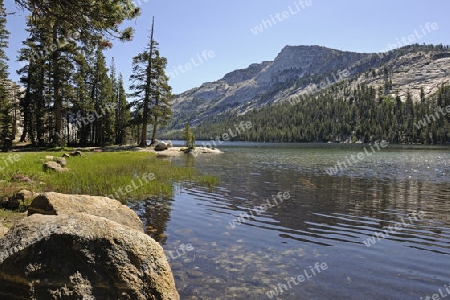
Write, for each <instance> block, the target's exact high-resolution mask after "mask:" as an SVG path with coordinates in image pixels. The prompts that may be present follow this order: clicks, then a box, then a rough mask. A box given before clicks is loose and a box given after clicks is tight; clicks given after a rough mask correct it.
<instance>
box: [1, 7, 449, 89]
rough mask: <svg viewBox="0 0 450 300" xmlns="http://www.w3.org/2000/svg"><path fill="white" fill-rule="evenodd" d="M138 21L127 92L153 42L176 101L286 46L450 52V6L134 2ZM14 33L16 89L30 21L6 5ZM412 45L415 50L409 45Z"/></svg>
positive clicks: (122, 59) (124, 68) (122, 61)
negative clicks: (449, 48)
mask: <svg viewBox="0 0 450 300" xmlns="http://www.w3.org/2000/svg"><path fill="white" fill-rule="evenodd" d="M134 1H135V3H136V5H137V6H139V7H140V8H141V16H140V17H139V18H137V19H135V20H132V21H128V22H125V23H124V25H126V26H132V27H133V28H135V36H134V39H133V40H132V41H130V42H125V43H123V42H120V41H113V43H114V47H113V48H112V49H111V50H107V51H105V56H106V57H107V62H108V64H109V62H110V61H111V58H112V57H114V60H115V64H116V69H117V71H118V72H121V73H122V74H123V76H124V79H125V84H126V85H127V86H129V82H128V79H129V77H130V74H131V62H132V57H133V56H135V55H137V54H138V53H139V52H142V50H143V49H144V48H145V46H146V45H147V44H148V41H149V35H150V27H151V19H152V17H153V16H154V17H155V35H154V39H155V40H156V41H157V42H158V43H159V49H160V54H161V55H162V56H164V57H166V58H167V60H168V65H167V69H166V73H167V74H168V75H169V77H171V78H170V81H169V83H170V85H171V86H172V88H173V92H174V93H175V94H178V93H182V92H184V91H186V90H188V89H191V88H194V87H198V86H200V85H201V84H202V83H204V82H212V81H216V80H218V79H220V78H222V77H223V76H224V75H225V74H227V73H229V72H231V71H233V70H236V69H243V68H246V67H248V66H249V65H250V64H252V63H260V62H262V61H270V60H274V59H275V57H276V56H277V55H278V53H279V52H280V51H281V50H282V49H283V47H284V46H286V45H291V46H295V45H320V46H325V47H329V48H333V49H338V50H344V51H353V52H366V53H367V52H382V51H385V50H386V49H388V50H389V49H392V48H394V47H399V46H404V45H407V44H411V43H419V44H423V43H425V44H443V45H450V34H449V33H450V18H448V12H449V11H450V1H448V0H426V1H425V0H276V1H275V0H239V1H238V0H228V1H224V0H216V1H211V0H189V1H181V0H178V1H174V0H164V1H161V0H134ZM5 6H6V8H7V11H8V12H15V14H12V15H9V17H8V23H7V29H8V30H9V31H10V32H11V35H10V47H9V49H8V50H7V55H8V56H9V58H10V63H9V66H10V73H11V75H10V78H11V79H12V80H13V81H16V82H17V81H18V80H19V77H18V75H17V74H16V70H17V69H19V68H20V65H19V63H18V62H17V61H16V57H17V53H18V50H19V49H20V48H21V47H22V41H23V40H25V39H26V37H27V33H26V32H25V18H26V16H27V14H28V12H27V11H23V10H21V9H20V8H18V7H17V6H16V5H15V4H14V1H13V0H5ZM411 41H412V42H411Z"/></svg>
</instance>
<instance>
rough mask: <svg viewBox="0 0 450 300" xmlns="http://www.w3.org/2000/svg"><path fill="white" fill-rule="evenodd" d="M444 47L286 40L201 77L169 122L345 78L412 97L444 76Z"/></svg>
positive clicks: (449, 57) (447, 55) (241, 108)
mask: <svg viewBox="0 0 450 300" xmlns="http://www.w3.org/2000/svg"><path fill="white" fill-rule="evenodd" d="M449 67H450V49H448V47H443V46H419V45H412V46H405V47H402V48H399V49H396V50H393V51H390V52H388V53H354V52H344V51H339V50H335V49H329V48H326V47H321V46H286V47H285V48H284V49H282V51H281V52H280V53H279V54H278V56H277V57H276V58H275V59H274V60H273V61H265V62H262V63H259V64H256V63H255V64H252V65H250V66H249V67H248V68H247V69H242V70H236V71H233V72H230V73H228V74H226V75H225V76H224V77H223V78H222V79H220V80H218V81H215V82H209V83H204V84H203V85H201V86H200V87H198V88H194V89H191V90H189V91H186V92H184V93H182V94H180V95H177V96H176V98H175V100H174V105H173V110H174V122H173V123H172V124H171V126H169V129H180V128H182V126H183V124H184V123H185V122H186V121H189V123H190V124H191V125H194V126H195V125H198V124H200V123H202V122H203V121H206V120H208V121H211V120H214V119H217V118H220V117H221V116H225V115H227V114H229V113H233V114H235V113H238V114H245V113H246V112H248V111H249V110H253V109H258V108H261V107H263V106H266V105H270V104H273V103H277V102H280V101H285V100H289V99H292V98H295V97H297V96H299V95H302V94H305V93H308V94H312V93H314V92H317V91H320V90H321V89H324V88H327V87H329V86H330V85H332V84H334V83H336V82H339V81H342V80H349V81H351V82H352V85H358V84H361V83H365V84H367V85H370V86H373V87H375V88H377V89H380V88H382V89H383V91H384V90H385V91H386V92H387V93H389V94H391V95H392V96H393V97H395V96H397V95H399V96H400V97H401V98H402V99H404V98H405V95H406V93H407V91H408V90H409V91H410V92H411V93H412V94H413V98H414V100H415V101H417V100H418V99H420V93H421V88H422V89H423V91H424V93H425V95H429V94H432V93H434V92H436V90H437V89H438V87H439V86H441V85H442V83H446V82H449V79H450V77H449V75H450V74H449V69H450V68H449Z"/></svg>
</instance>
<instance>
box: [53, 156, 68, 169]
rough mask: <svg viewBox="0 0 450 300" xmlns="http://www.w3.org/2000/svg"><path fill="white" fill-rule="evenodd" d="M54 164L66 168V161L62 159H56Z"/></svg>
mask: <svg viewBox="0 0 450 300" xmlns="http://www.w3.org/2000/svg"><path fill="white" fill-rule="evenodd" d="M56 162H57V163H58V164H60V165H61V167H65V166H67V161H66V159H65V158H64V157H61V158H58V159H57V160H56Z"/></svg>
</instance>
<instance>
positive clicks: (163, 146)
mask: <svg viewBox="0 0 450 300" xmlns="http://www.w3.org/2000/svg"><path fill="white" fill-rule="evenodd" d="M164 150H167V144H166V143H164V142H159V143H158V144H156V145H155V151H164Z"/></svg>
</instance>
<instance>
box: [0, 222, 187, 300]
mask: <svg viewBox="0 0 450 300" xmlns="http://www.w3.org/2000/svg"><path fill="white" fill-rule="evenodd" d="M0 286H1V287H2V288H1V289H0V299H142V300H144V299H165V300H169V299H171V300H172V299H173V300H176V299H180V298H179V295H178V292H177V291H176V288H175V282H174V279H173V275H172V272H171V269H170V266H169V264H168V262H167V258H166V257H165V254H164V252H163V249H162V247H161V246H160V245H159V244H158V243H156V242H155V241H154V240H153V239H152V238H150V237H149V236H147V235H145V234H144V233H142V232H139V231H136V230H133V229H130V228H129V227H126V226H123V225H121V224H119V223H117V222H113V221H110V220H108V219H105V218H101V217H97V216H93V215H88V214H73V215H59V216H50V215H41V214H35V215H32V216H29V217H26V218H24V219H23V220H21V221H20V222H19V223H17V224H16V225H15V226H13V228H11V229H10V230H9V231H8V232H7V234H6V235H5V237H4V238H3V239H1V240H0Z"/></svg>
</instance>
